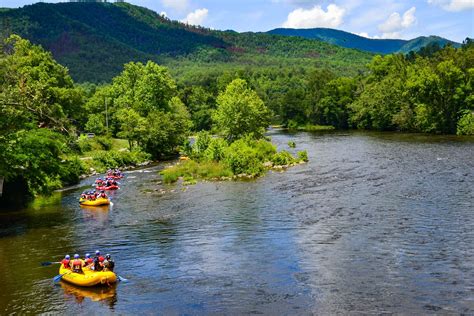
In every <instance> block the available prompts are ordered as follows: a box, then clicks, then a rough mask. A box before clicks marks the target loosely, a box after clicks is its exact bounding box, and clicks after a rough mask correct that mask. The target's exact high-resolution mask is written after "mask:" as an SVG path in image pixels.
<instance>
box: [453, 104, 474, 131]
mask: <svg viewBox="0 0 474 316" xmlns="http://www.w3.org/2000/svg"><path fill="white" fill-rule="evenodd" d="M457 134H458V135H474V112H471V111H469V110H466V111H464V112H463V115H462V116H461V118H460V119H459V121H458V126H457Z"/></svg>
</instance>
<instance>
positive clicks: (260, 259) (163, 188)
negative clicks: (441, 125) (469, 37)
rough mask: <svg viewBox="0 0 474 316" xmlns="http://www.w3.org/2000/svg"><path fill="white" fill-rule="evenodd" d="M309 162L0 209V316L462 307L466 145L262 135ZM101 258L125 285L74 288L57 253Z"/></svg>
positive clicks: (472, 213)
mask: <svg viewBox="0 0 474 316" xmlns="http://www.w3.org/2000/svg"><path fill="white" fill-rule="evenodd" d="M269 134H270V136H271V137H272V139H273V142H274V143H276V144H278V147H279V148H280V149H288V146H287V143H288V141H289V140H292V141H294V142H296V149H295V150H302V149H306V150H307V151H308V155H309V159H310V162H309V163H307V164H304V165H300V166H296V167H293V168H290V169H289V170H287V171H286V172H269V173H268V174H267V175H266V176H265V177H262V178H260V179H257V180H255V181H247V182H244V181H242V182H219V183H215V182H201V183H198V184H197V185H192V186H188V187H183V186H181V185H179V184H178V185H176V184H175V185H169V186H168V185H162V184H160V182H159V180H160V179H159V176H158V173H157V171H158V170H160V169H161V168H163V165H157V166H153V167H150V168H146V169H142V170H134V171H129V172H127V173H126V178H125V179H124V180H123V181H122V187H121V189H120V190H119V191H117V192H113V193H111V196H112V201H113V206H111V207H110V208H95V209H94V208H81V207H80V206H79V205H78V202H77V198H78V195H79V193H80V192H81V191H82V190H83V189H84V188H87V187H90V184H91V183H92V182H93V179H92V178H89V179H86V180H84V181H83V182H82V183H81V186H80V187H78V188H76V189H72V190H68V191H65V192H62V193H58V194H56V195H54V196H53V197H52V198H50V199H47V200H42V201H37V202H35V203H34V204H33V205H31V206H30V207H29V208H28V209H25V210H21V211H15V212H6V213H2V214H1V215H0V223H1V224H0V289H1V290H0V314H11V313H19V314H25V313H35V314H36V313H81V314H89V313H92V314H99V313H101V314H102V313H105V314H110V313H118V314H134V313H135V314H171V315H174V314H176V315H178V314H192V315H199V314H262V313H263V314H279V315H297V314H311V313H316V314H347V313H350V312H352V313H356V314H357V313H364V314H367V313H368V314H370V313H373V314H381V313H397V314H426V313H435V312H436V313H443V314H450V313H452V314H459V313H466V314H473V313H474V251H473V250H474V246H473V245H474V139H473V138H459V137H448V136H425V135H414V134H396V133H365V132H333V133H321V134H310V133H296V134H289V133H284V132H281V131H277V130H273V131H270V133H269ZM96 249H100V250H102V252H103V253H110V254H112V256H113V257H114V258H115V261H116V272H117V274H119V275H120V276H122V277H124V278H126V279H128V282H121V283H119V284H118V285H117V286H116V287H113V288H110V289H108V288H107V289H92V290H91V289H80V288H76V287H74V286H71V285H67V284H63V283H62V282H59V283H58V284H54V283H53V281H52V278H53V277H54V276H55V275H57V274H58V267H57V265H53V266H49V267H42V266H40V262H42V261H59V260H60V259H61V258H62V257H63V256H64V254H66V253H69V254H70V255H73V254H74V253H76V252H77V253H79V254H81V256H83V255H84V254H85V253H86V252H94V251H95V250H96Z"/></svg>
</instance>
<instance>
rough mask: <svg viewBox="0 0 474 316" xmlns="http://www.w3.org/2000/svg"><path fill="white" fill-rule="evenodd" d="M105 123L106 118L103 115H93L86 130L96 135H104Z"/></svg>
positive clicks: (90, 116)
mask: <svg viewBox="0 0 474 316" xmlns="http://www.w3.org/2000/svg"><path fill="white" fill-rule="evenodd" d="M104 121H105V118H104V117H103V116H102V115H101V114H91V115H89V118H88V120H87V123H86V125H85V127H84V129H85V130H86V131H87V132H91V133H94V134H96V135H103V134H105V132H106V128H105V122H104Z"/></svg>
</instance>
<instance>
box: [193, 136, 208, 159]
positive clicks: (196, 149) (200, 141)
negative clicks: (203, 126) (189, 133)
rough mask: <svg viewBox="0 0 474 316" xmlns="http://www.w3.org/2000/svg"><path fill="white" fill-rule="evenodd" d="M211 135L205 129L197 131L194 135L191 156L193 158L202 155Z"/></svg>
mask: <svg viewBox="0 0 474 316" xmlns="http://www.w3.org/2000/svg"><path fill="white" fill-rule="evenodd" d="M211 140H212V137H211V134H209V132H207V131H202V132H199V133H198V134H197V136H196V140H195V141H194V144H193V155H192V156H193V157H194V158H198V159H199V158H201V157H202V156H203V155H204V152H205V151H206V149H207V147H209V144H210V143H211Z"/></svg>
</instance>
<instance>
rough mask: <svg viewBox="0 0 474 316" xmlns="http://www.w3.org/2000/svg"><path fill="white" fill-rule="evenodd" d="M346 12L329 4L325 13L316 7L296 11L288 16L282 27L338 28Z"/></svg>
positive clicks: (319, 7)
mask: <svg viewBox="0 0 474 316" xmlns="http://www.w3.org/2000/svg"><path fill="white" fill-rule="evenodd" d="M345 13H346V10H344V9H343V8H340V7H338V6H337V5H335V4H330V5H328V7H327V11H324V9H322V8H321V6H319V5H316V6H314V7H313V8H312V9H308V10H305V9H302V8H299V9H296V10H294V11H292V12H290V13H289V14H288V18H287V19H286V21H285V23H283V27H288V28H312V27H338V26H339V25H341V24H342V22H343V17H344V14H345Z"/></svg>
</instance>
